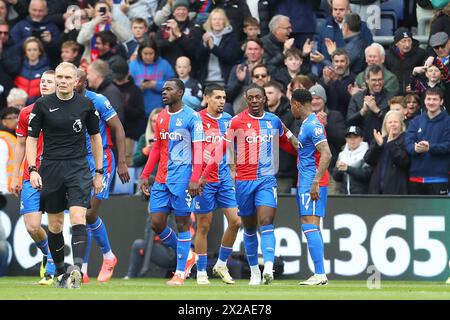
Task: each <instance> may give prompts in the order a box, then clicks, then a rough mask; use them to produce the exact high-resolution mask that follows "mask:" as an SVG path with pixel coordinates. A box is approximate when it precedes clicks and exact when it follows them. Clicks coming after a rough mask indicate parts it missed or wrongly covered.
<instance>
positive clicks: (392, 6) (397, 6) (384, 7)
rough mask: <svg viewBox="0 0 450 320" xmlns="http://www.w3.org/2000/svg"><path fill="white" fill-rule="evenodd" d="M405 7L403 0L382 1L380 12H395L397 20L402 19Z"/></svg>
mask: <svg viewBox="0 0 450 320" xmlns="http://www.w3.org/2000/svg"><path fill="white" fill-rule="evenodd" d="M404 7H405V1H404V0H388V1H385V2H383V3H381V6H380V8H381V13H382V14H383V12H388V11H390V12H395V15H396V17H397V21H402V20H403V18H404V14H403V10H404Z"/></svg>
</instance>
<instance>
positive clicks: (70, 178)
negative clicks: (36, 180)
mask: <svg viewBox="0 0 450 320" xmlns="http://www.w3.org/2000/svg"><path fill="white" fill-rule="evenodd" d="M39 174H40V176H41V178H42V190H41V209H42V210H43V211H45V212H47V213H60V212H62V211H64V210H65V209H67V208H70V207H73V206H78V207H84V208H88V207H89V201H90V198H91V189H92V175H91V173H90V170H89V164H88V162H87V159H86V157H82V158H77V159H70V160H46V159H43V160H42V163H41V167H40V168H39Z"/></svg>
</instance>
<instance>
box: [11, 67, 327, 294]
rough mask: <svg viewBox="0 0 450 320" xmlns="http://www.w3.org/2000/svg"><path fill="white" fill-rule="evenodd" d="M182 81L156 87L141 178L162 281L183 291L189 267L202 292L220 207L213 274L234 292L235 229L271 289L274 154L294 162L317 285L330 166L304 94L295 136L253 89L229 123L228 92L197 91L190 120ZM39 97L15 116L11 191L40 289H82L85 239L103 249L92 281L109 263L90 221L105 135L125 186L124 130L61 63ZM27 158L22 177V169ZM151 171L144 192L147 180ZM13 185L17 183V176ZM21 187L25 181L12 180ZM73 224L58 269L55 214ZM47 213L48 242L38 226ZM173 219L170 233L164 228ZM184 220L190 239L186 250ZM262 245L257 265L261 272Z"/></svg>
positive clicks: (104, 241)
mask: <svg viewBox="0 0 450 320" xmlns="http://www.w3.org/2000/svg"><path fill="white" fill-rule="evenodd" d="M184 89H185V88H184V84H183V82H182V81H181V80H179V79H175V78H174V79H170V80H167V81H166V82H165V83H164V86H163V91H162V97H163V103H164V105H166V108H165V109H164V110H163V111H162V112H160V113H159V115H158V118H157V119H156V125H155V138H154V143H153V146H152V149H151V152H150V154H149V157H148V161H147V163H146V165H145V167H144V170H143V172H142V175H141V188H142V191H143V192H144V194H146V195H148V196H150V201H149V212H150V217H151V227H152V229H153V231H154V232H155V233H156V234H157V235H158V236H159V238H160V239H161V241H162V242H163V244H164V245H166V246H168V247H171V248H173V250H174V251H175V252H176V256H177V261H176V271H175V273H174V275H173V277H172V279H171V280H169V281H168V282H167V284H168V285H183V284H184V281H185V279H186V278H187V277H189V276H190V273H191V269H192V267H193V266H194V265H195V264H196V265H197V275H196V278H197V283H198V284H199V285H207V284H209V283H210V282H209V280H208V275H207V272H206V266H207V235H208V231H209V227H210V224H211V221H212V214H213V213H212V212H213V211H214V210H215V209H219V208H220V209H221V211H222V212H223V213H224V215H225V216H226V218H227V221H228V226H227V229H226V230H225V232H224V234H223V237H222V241H221V246H220V249H219V257H218V260H217V262H216V264H215V265H214V267H213V273H214V274H215V275H217V276H219V277H220V278H221V279H222V280H223V282H225V283H227V284H233V283H234V280H233V278H232V277H231V275H230V274H229V272H228V268H227V260H228V258H229V257H230V255H231V253H232V247H233V244H234V242H235V239H236V236H237V233H238V230H239V228H240V227H241V226H242V227H243V229H244V247H245V253H246V256H247V260H248V263H249V266H250V270H251V276H250V282H249V285H260V284H269V283H271V282H272V281H273V279H274V274H273V265H274V259H275V246H276V239H275V234H274V220H275V216H276V208H277V181H276V178H275V175H276V173H277V169H278V150H279V149H282V150H284V151H286V152H288V153H290V154H293V155H298V161H297V163H298V165H297V166H298V186H297V190H298V191H297V202H298V207H299V211H298V214H299V219H300V223H301V228H302V231H303V232H304V234H305V236H306V239H307V242H308V249H309V252H310V255H311V258H312V260H313V262H314V267H315V273H314V275H313V276H311V277H310V278H309V279H307V280H306V281H303V282H300V284H301V285H326V284H327V283H328V280H327V277H326V275H325V270H324V263H323V260H324V246H323V240H322V236H321V232H320V223H321V218H323V217H324V216H325V208H326V200H327V186H328V173H327V168H328V165H329V162H330V159H331V152H330V149H329V147H328V143H327V138H326V135H325V130H324V127H323V125H322V124H321V123H320V121H319V119H318V118H317V117H316V115H315V114H314V113H313V112H312V111H311V101H312V96H311V93H310V92H309V91H307V90H303V89H297V90H295V91H294V92H293V93H292V98H291V112H292V114H293V116H294V118H295V119H297V120H299V121H300V122H301V127H300V132H299V135H298V137H295V136H294V135H293V133H292V132H290V131H289V130H288V129H287V128H286V127H285V126H284V125H283V123H282V122H281V120H280V119H279V118H278V117H277V116H276V115H274V114H272V113H270V112H266V111H264V106H265V104H266V100H267V98H266V95H265V91H264V89H263V88H262V87H260V86H258V85H256V84H253V85H250V86H249V87H248V88H247V89H246V90H245V92H244V97H245V100H246V102H247V105H248V108H247V109H245V110H244V111H242V112H241V113H239V114H238V115H237V116H235V117H233V118H232V117H231V116H230V115H229V114H227V113H226V112H224V111H223V109H224V104H225V99H226V95H225V90H224V88H223V87H222V86H220V85H215V84H213V85H209V86H208V87H206V88H205V93H204V96H205V101H206V104H207V107H206V108H205V109H203V110H202V111H200V112H199V113H197V112H195V111H194V110H193V109H191V108H189V107H187V106H184V105H183V103H182V96H183V93H184ZM41 94H42V96H43V97H42V98H40V99H39V100H37V101H36V103H35V104H34V105H31V106H29V107H27V108H25V109H24V110H22V111H21V114H20V120H19V125H18V128H17V135H18V136H19V137H20V138H19V143H18V144H17V147H16V156H17V157H16V159H18V160H17V162H16V165H15V170H14V178H13V181H12V189H13V190H14V191H15V193H16V194H19V193H20V197H21V209H20V213H21V214H23V215H24V221H25V225H26V227H27V230H28V232H29V234H30V236H31V237H32V238H33V240H34V241H35V243H36V245H37V247H38V248H39V249H40V250H41V251H42V253H43V255H44V258H43V263H42V264H41V277H42V279H41V281H40V282H39V283H40V284H43V285H50V284H53V283H54V282H56V287H59V288H79V287H80V286H81V283H87V282H89V279H88V277H87V262H88V260H87V258H88V256H89V251H90V250H89V249H90V237H91V234H92V236H93V237H94V238H95V240H96V242H97V243H98V245H99V246H100V248H101V250H102V252H103V266H102V269H101V271H100V273H99V275H98V278H97V280H98V281H99V282H104V281H107V280H109V279H110V278H111V276H112V274H113V270H114V266H115V265H116V264H117V258H116V257H115V255H114V254H113V252H112V250H111V246H110V243H109V240H108V235H107V232H106V227H105V225H104V223H103V222H102V220H101V218H100V217H99V216H98V210H99V206H100V203H101V201H102V200H103V199H107V198H108V195H109V188H110V182H111V179H112V178H113V176H114V174H115V163H116V161H115V159H114V156H113V153H112V151H111V148H112V146H113V144H112V139H111V136H110V134H109V129H111V130H112V132H113V133H114V138H115V139H114V141H115V147H116V149H117V157H118V161H117V171H118V175H119V177H120V179H121V181H122V182H127V181H128V180H129V174H128V168H127V167H126V164H125V160H124V157H125V155H124V154H125V151H124V150H125V142H124V140H125V139H124V138H125V134H124V132H123V127H122V125H121V123H120V120H119V119H118V117H117V114H116V113H115V111H114V108H112V106H111V104H110V103H109V102H108V100H107V99H106V98H104V97H103V96H102V95H98V94H95V93H93V92H90V91H88V90H86V76H85V74H84V73H83V72H82V71H79V70H77V69H76V67H75V66H73V65H72V64H70V63H62V64H60V65H59V66H58V67H57V68H56V70H55V71H53V72H52V71H50V72H46V73H44V74H43V76H42V79H41ZM25 154H26V162H25V164H24V168H25V169H24V174H23V176H22V177H20V167H21V165H22V160H23V159H24V156H25ZM156 165H158V168H157V173H156V178H155V179H154V183H153V184H152V186H150V185H149V177H150V175H151V174H152V172H153V170H154V169H155V167H156ZM20 178H22V179H20ZM21 180H22V181H23V183H22V182H21ZM66 208H68V209H69V212H70V220H71V225H72V255H73V262H74V265H73V266H70V267H68V268H67V269H66V267H65V265H64V250H63V248H64V237H63V235H62V227H63V224H64V210H65V209H66ZM44 211H45V212H47V213H48V219H49V228H48V229H49V231H48V236H47V234H46V232H45V230H44V229H43V228H42V227H41V216H42V212H44ZM172 211H173V213H174V215H175V220H176V225H177V232H175V231H174V230H172V229H171V228H170V227H169V226H168V224H167V218H168V215H169V214H170V213H171V212H172ZM191 213H195V214H196V217H197V218H196V219H197V233H196V239H195V246H194V249H192V248H191V247H192V246H191V245H192V240H191V233H190V227H191V219H190V216H191ZM258 227H259V230H260V249H261V252H262V256H263V260H264V269H263V272H262V274H261V270H260V268H259V265H258V246H259V243H258V242H259V240H258V236H257V229H258Z"/></svg>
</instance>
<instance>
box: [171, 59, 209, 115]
mask: <svg viewBox="0 0 450 320" xmlns="http://www.w3.org/2000/svg"><path fill="white" fill-rule="evenodd" d="M191 70H192V67H191V60H190V59H189V58H188V57H185V56H181V57H179V58H178V59H177V61H176V64H175V71H176V73H177V76H178V78H179V79H180V80H181V81H183V82H184V86H185V88H186V89H185V91H184V95H183V103H184V104H185V105H187V106H189V107H191V108H192V109H194V110H199V109H201V101H202V96H203V93H202V85H201V84H200V82H198V80H196V79H193V78H191V76H190V73H191Z"/></svg>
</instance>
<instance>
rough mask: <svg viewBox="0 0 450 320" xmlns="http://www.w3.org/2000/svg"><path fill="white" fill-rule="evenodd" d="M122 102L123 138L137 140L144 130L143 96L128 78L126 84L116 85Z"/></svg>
mask: <svg viewBox="0 0 450 320" xmlns="http://www.w3.org/2000/svg"><path fill="white" fill-rule="evenodd" d="M116 86H117V88H119V90H120V93H121V94H122V98H123V101H124V107H125V110H124V111H125V121H124V123H123V128H124V130H125V136H126V137H127V138H130V139H133V140H136V141H137V140H139V137H140V136H141V134H142V133H143V132H144V130H145V129H144V128H145V106H144V95H143V93H142V91H141V89H140V88H139V87H138V86H136V85H135V84H134V80H133V78H132V77H131V76H130V77H129V79H128V82H127V83H125V84H122V85H118V84H116Z"/></svg>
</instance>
